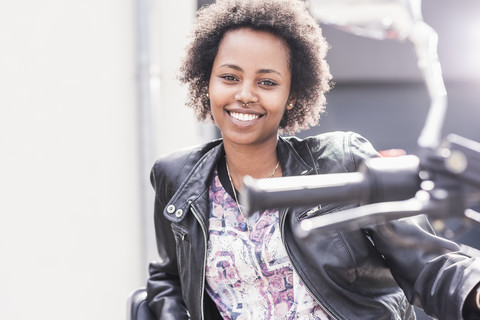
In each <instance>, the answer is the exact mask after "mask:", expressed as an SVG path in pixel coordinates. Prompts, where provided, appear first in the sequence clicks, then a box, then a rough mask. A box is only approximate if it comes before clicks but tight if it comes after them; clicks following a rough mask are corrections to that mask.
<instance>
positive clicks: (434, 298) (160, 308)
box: [147, 132, 480, 320]
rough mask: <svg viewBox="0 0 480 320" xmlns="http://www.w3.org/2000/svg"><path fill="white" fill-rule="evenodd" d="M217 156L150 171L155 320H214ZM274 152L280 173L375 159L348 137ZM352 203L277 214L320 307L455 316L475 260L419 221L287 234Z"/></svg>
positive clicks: (479, 275)
mask: <svg viewBox="0 0 480 320" xmlns="http://www.w3.org/2000/svg"><path fill="white" fill-rule="evenodd" d="M223 152H224V151H223V145H222V142H221V140H217V141H213V142H210V143H208V144H205V145H203V146H200V147H197V148H191V149H188V150H183V151H180V152H176V153H173V154H170V155H167V156H164V157H162V158H160V159H159V160H158V161H157V162H156V163H155V165H154V167H153V169H152V175H151V180H152V184H153V186H154V188H155V191H156V196H155V230H156V237H157V245H158V252H159V255H160V262H154V263H152V264H151V265H150V278H149V280H148V284H147V291H148V297H147V299H148V302H149V306H150V308H151V309H152V310H153V311H154V312H155V313H156V314H157V317H158V319H163V320H167V319H176V320H178V319H220V316H219V313H218V310H217V309H216V306H215V305H214V303H213V302H212V300H211V299H210V298H209V296H208V294H207V293H206V291H205V261H206V246H207V241H208V239H207V236H208V216H209V198H208V188H209V184H210V179H211V174H212V170H213V169H214V167H215V165H216V163H217V161H218V160H219V158H220V157H221V156H223V154H224V153H223ZM277 152H278V155H279V159H280V163H281V166H282V171H283V175H284V176H295V175H307V174H309V175H311V174H324V173H338V172H351V171H356V170H357V167H358V165H359V163H360V162H361V161H362V160H363V159H364V158H366V157H374V156H377V153H376V151H375V150H374V149H373V147H372V146H371V145H370V143H369V142H368V141H366V140H365V139H364V138H363V137H361V136H359V135H357V134H354V133H351V132H350V133H343V132H334V133H328V134H322V135H319V136H315V137H311V138H307V139H304V140H302V139H298V138H294V137H290V138H282V137H280V138H279V141H278V145H277ZM356 205H358V204H356V203H324V204H321V207H320V208H319V209H318V208H317V210H316V211H314V212H313V213H312V212H309V211H311V210H310V208H291V209H285V210H281V211H280V220H279V221H280V224H281V232H282V238H283V241H284V244H285V247H286V250H287V253H288V255H289V257H290V260H291V263H292V265H293V267H294V269H295V270H296V271H297V272H298V274H299V275H300V276H301V278H302V279H303V281H304V282H305V284H306V286H307V287H308V289H309V290H310V291H311V293H312V294H313V295H314V296H315V298H316V299H317V300H318V302H320V303H321V304H322V305H323V306H324V307H325V308H326V309H327V310H328V312H329V313H330V314H331V315H332V317H333V318H335V319H346V320H352V319H376V320H379V319H414V318H415V315H414V310H413V307H412V305H411V304H415V305H419V306H422V308H423V309H424V310H425V311H426V312H427V313H429V314H431V315H433V316H435V317H437V318H439V319H448V320H452V319H461V310H462V306H463V301H464V300H465V297H466V296H467V294H468V293H469V292H470V291H471V290H472V289H473V287H474V286H475V285H476V284H477V283H478V282H479V281H480V272H479V270H480V263H479V261H478V259H474V258H472V257H470V256H469V255H467V254H466V253H465V252H463V251H462V250H461V248H460V247H459V246H458V245H457V244H455V243H453V242H450V241H447V240H444V239H442V238H439V237H436V236H435V235H434V234H433V231H432V229H431V228H430V225H429V223H428V222H427V220H426V218H425V217H423V216H418V217H415V218H410V219H403V220H397V221H394V222H391V223H388V224H382V225H377V226H370V227H367V228H365V229H364V230H358V231H354V232H337V233H336V234H334V235H330V236H325V235H321V234H319V235H315V236H314V238H313V239H309V240H310V241H308V242H305V241H302V240H299V239H297V237H296V236H295V235H294V234H293V232H292V229H293V227H294V226H295V225H296V224H298V223H299V221H301V220H302V219H307V218H308V217H312V216H318V215H321V214H327V213H329V212H332V211H337V210H341V209H343V208H346V207H350V206H356ZM307 213H308V214H307ZM405 239H408V240H409V242H408V243H409V245H405V241H404V240H405ZM187 310H188V311H187Z"/></svg>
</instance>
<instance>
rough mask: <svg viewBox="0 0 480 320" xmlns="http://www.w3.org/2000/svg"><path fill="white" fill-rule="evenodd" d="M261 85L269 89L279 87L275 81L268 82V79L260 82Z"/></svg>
mask: <svg viewBox="0 0 480 320" xmlns="http://www.w3.org/2000/svg"><path fill="white" fill-rule="evenodd" d="M259 84H260V85H262V86H267V87H273V86H276V85H277V83H276V82H275V81H272V80H268V79H266V80H262V81H260V82H259Z"/></svg>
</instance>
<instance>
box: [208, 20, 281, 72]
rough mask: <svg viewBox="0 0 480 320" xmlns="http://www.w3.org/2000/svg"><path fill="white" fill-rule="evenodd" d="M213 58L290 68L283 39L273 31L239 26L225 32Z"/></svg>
mask: <svg viewBox="0 0 480 320" xmlns="http://www.w3.org/2000/svg"><path fill="white" fill-rule="evenodd" d="M215 60H216V62H218V60H221V61H223V62H228V63H235V62H241V63H243V64H247V65H262V64H266V65H265V66H264V67H267V65H271V66H276V67H277V68H280V67H281V68H286V69H290V68H289V61H290V49H289V47H288V45H287V43H286V41H285V40H283V39H282V38H280V37H278V36H276V35H274V34H273V33H270V32H267V31H258V30H252V29H249V28H241V29H235V30H230V31H228V32H226V33H225V35H224V36H223V38H222V40H221V42H220V45H219V48H218V53H217V56H216V58H215Z"/></svg>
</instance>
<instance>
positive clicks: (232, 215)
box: [206, 170, 331, 320]
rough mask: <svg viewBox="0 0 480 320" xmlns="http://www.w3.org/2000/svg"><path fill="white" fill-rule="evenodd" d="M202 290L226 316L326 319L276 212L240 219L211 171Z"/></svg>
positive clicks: (216, 176) (260, 318) (232, 203)
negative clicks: (295, 267)
mask: <svg viewBox="0 0 480 320" xmlns="http://www.w3.org/2000/svg"><path fill="white" fill-rule="evenodd" d="M209 194H210V229H209V241H208V249H207V267H206V281H207V286H206V290H207V292H208V294H209V295H210V297H211V298H212V299H213V301H214V302H215V303H216V305H217V307H218V309H219V311H220V314H221V315H222V317H223V318H224V319H238V320H240V319H242V320H243V319H252V320H253V319H255V320H266V319H285V320H287V319H289V320H290V319H321V320H330V319H331V318H329V316H328V315H327V314H326V313H325V311H324V310H323V309H322V307H321V306H320V305H319V304H318V303H317V302H316V301H315V300H314V299H313V298H312V296H311V294H310V293H309V292H308V291H307V290H306V287H305V285H304V284H303V282H302V281H301V279H300V278H299V276H298V275H297V273H296V272H294V270H293V269H292V266H291V264H290V261H289V258H288V256H287V253H286V251H285V248H284V246H283V243H282V240H281V235H280V230H279V219H278V210H266V211H264V212H263V213H261V214H258V213H257V214H256V215H253V216H252V217H250V218H249V225H250V227H251V231H248V230H247V231H244V229H242V224H244V222H245V221H244V218H243V216H242V214H241V213H240V211H239V209H238V206H237V203H236V202H235V200H234V199H233V198H232V197H231V196H230V194H229V193H228V192H226V190H225V189H224V187H223V186H222V184H221V182H220V179H219V177H218V172H217V170H215V172H214V176H213V179H212V183H211V185H210V191H209Z"/></svg>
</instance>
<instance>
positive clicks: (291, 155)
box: [164, 137, 314, 223]
mask: <svg viewBox="0 0 480 320" xmlns="http://www.w3.org/2000/svg"><path fill="white" fill-rule="evenodd" d="M290 139H291V138H290ZM302 148H305V150H301V149H299V150H298V151H300V152H301V153H302V154H303V153H305V151H306V152H307V154H308V155H309V157H310V158H311V155H310V152H309V151H308V148H307V147H306V146H303V147H302ZM298 151H297V149H295V147H294V145H293V144H292V143H291V142H290V141H289V138H283V137H279V138H278V143H277V153H278V156H279V160H280V165H281V166H282V172H283V175H284V176H299V175H308V174H311V173H312V171H314V169H313V167H312V166H311V165H308V163H307V161H308V160H311V159H309V157H305V155H304V157H302V156H301V155H300V153H299V152H298ZM223 155H224V150H223V142H222V143H219V144H217V145H215V146H214V147H213V148H212V149H210V150H209V151H208V152H206V153H205V154H204V155H203V156H202V157H201V158H199V159H191V160H190V161H196V164H195V165H194V166H193V168H192V170H191V171H190V172H189V173H188V174H187V176H186V178H185V179H184V181H183V182H182V184H181V185H180V187H179V188H178V190H177V191H176V192H175V194H174V196H173V197H172V199H171V200H170V201H169V203H168V204H167V206H166V207H165V210H164V214H165V216H166V217H167V219H169V220H170V221H172V222H177V223H178V222H180V221H182V220H183V219H184V217H185V215H186V214H187V211H188V209H189V207H190V206H191V204H192V203H196V204H197V205H198V207H199V208H201V209H203V210H202V211H205V208H208V190H209V186H210V179H211V177H212V173H213V170H214V169H215V166H216V164H217V162H218V161H219V159H220V157H222V156H223ZM205 202H206V203H205ZM172 208H174V209H172ZM204 215H205V213H204V212H202V217H199V218H201V219H202V220H203V222H204V223H206V217H203V216H204Z"/></svg>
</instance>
